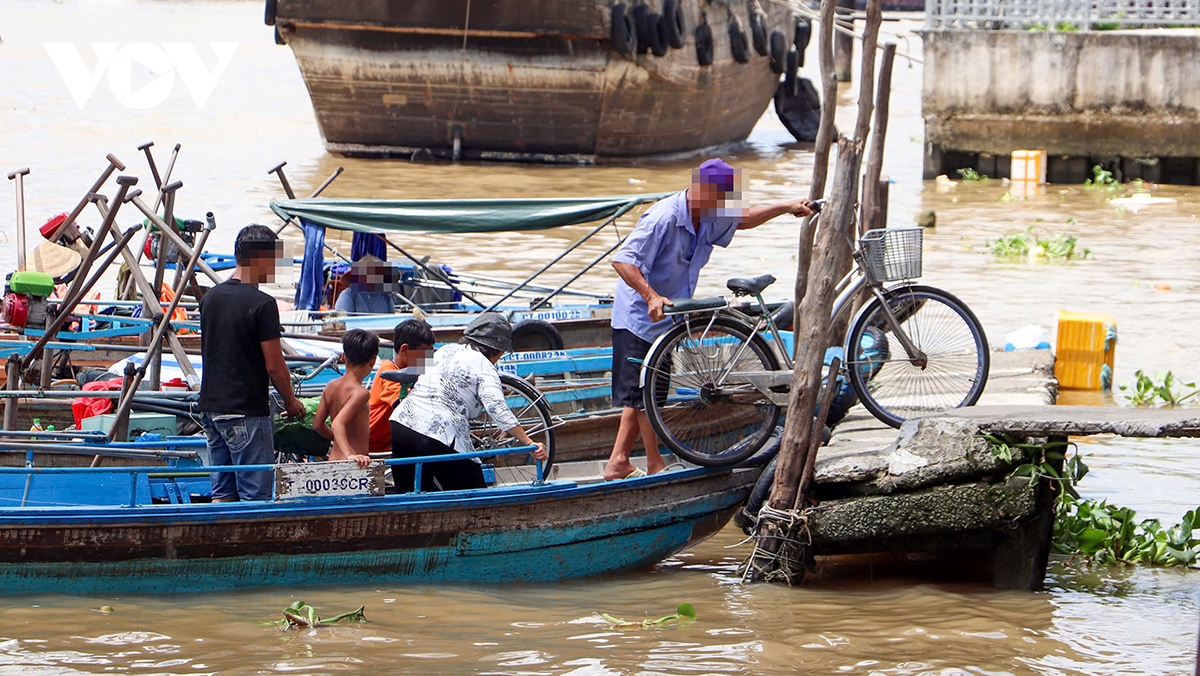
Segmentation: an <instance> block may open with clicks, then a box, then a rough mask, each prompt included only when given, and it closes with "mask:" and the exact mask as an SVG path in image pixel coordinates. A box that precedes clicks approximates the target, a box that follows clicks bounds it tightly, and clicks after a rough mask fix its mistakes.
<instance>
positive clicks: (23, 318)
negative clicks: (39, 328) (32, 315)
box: [0, 293, 29, 329]
mask: <svg viewBox="0 0 1200 676" xmlns="http://www.w3.org/2000/svg"><path fill="white" fill-rule="evenodd" d="M0 319H3V320H4V323H5V324H8V325H9V326H11V327H12V328H14V329H23V328H25V325H26V324H28V323H29V296H26V295H25V294H23V293H10V294H8V295H7V296H5V297H4V302H3V305H2V306H0Z"/></svg>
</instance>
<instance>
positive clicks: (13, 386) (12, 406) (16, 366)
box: [4, 354, 21, 430]
mask: <svg viewBox="0 0 1200 676" xmlns="http://www.w3.org/2000/svg"><path fill="white" fill-rule="evenodd" d="M4 373H5V376H6V377H7V379H8V380H7V385H6V387H7V388H8V389H9V390H10V391H14V392H15V391H16V390H19V389H21V361H20V359H18V358H17V356H16V355H15V354H12V355H9V357H8V361H6V362H5V363H4ZM16 427H17V400H16V399H15V398H13V399H5V400H4V429H6V430H13V429H16Z"/></svg>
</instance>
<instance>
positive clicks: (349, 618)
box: [266, 601, 367, 629]
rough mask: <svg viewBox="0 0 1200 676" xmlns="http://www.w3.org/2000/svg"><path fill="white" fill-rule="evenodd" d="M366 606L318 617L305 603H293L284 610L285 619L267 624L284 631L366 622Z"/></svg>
mask: <svg viewBox="0 0 1200 676" xmlns="http://www.w3.org/2000/svg"><path fill="white" fill-rule="evenodd" d="M366 609H367V607H366V606H359V607H358V608H357V609H355V610H351V611H350V612H348V613H342V614H340V615H334V616H333V617H326V618H322V617H317V609H316V608H314V607H312V606H310V605H308V604H307V603H305V602H304V601H293V602H292V604H291V605H290V606H288V607H287V608H284V609H283V619H282V620H275V621H274V622H267V623H266V624H271V625H275V626H279V627H283V628H284V629H293V628H296V627H327V626H330V625H334V624H340V623H349V622H366V621H367V618H366V615H364V614H363V613H364V611H365V610H366Z"/></svg>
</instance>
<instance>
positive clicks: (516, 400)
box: [470, 373, 554, 484]
mask: <svg viewBox="0 0 1200 676" xmlns="http://www.w3.org/2000/svg"><path fill="white" fill-rule="evenodd" d="M500 386H501V388H502V389H503V391H504V398H505V400H506V401H507V402H508V407H509V408H510V409H512V412H513V414H514V415H516V416H517V422H518V423H520V424H521V428H522V429H524V430H525V433H526V434H528V435H529V438H530V439H533V440H534V441H540V442H541V443H543V444H545V445H546V452H547V453H549V454H550V457H549V459H548V460H546V462H544V463H542V476H543V477H544V478H546V479H549V478H550V468H551V467H553V466H554V419H553V417H552V416H551V414H550V405H549V404H548V403H547V402H546V397H545V396H544V395H543V394H542V392H541V390H539V389H537V388H536V387H534V386H533V385H531V384H529V382H527V381H526V380H524V379H522V378H518V377H516V376H513V375H509V374H507V373H501V374H500ZM470 427H471V440H472V441H473V442H474V444H475V450H477V451H483V450H490V449H493V448H513V447H515V446H520V445H521V442H519V441H517V440H516V439H515V438H513V437H510V436H508V435H507V434H505V433H504V430H501V429H500V427H499V426H498V425H496V423H495V422H494V421H492V419H491V418H490V417H489V416H488V414H487V413H486V412H484V413H481V414H479V417H478V418H476V419H475V420H472V421H471V425H470ZM493 462H494V463H495V467H494V470H495V472H496V483H497V484H518V483H521V484H527V483H532V482H533V481H535V480H536V479H537V459H536V458H534V457H533V454H532V453H531V454H529V455H505V456H498V457H496V458H495V459H494V460H493Z"/></svg>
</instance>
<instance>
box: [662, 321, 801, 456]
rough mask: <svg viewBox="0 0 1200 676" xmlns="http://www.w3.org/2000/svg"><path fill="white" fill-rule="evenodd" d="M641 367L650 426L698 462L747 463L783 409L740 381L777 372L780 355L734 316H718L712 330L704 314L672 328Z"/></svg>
mask: <svg viewBox="0 0 1200 676" xmlns="http://www.w3.org/2000/svg"><path fill="white" fill-rule="evenodd" d="M643 368H644V369H645V371H644V373H645V386H644V388H643V390H642V398H643V401H644V403H645V405H646V415H647V416H648V417H649V418H650V426H651V427H653V428H654V433H655V434H657V435H658V438H659V440H660V441H661V442H662V443H663V444H664V445H666V447H667V448H669V449H670V450H671V451H673V452H674V453H675V454H676V455H678V456H679V457H681V458H683V459H685V460H688V461H690V462H693V463H696V464H697V465H705V466H708V467H720V466H724V465H732V464H736V463H738V462H741V461H742V460H745V459H746V458H748V457H750V456H752V455H754V453H755V452H757V451H758V449H760V448H762V445H763V444H764V443H766V441H767V439H768V438H769V437H770V436H771V433H772V432H773V431H774V430H775V425H776V423H778V422H779V407H778V406H776V405H775V404H773V403H772V402H771V400H770V398H768V397H767V396H766V395H764V394H763V393H761V392H759V391H758V390H757V389H755V388H754V386H753V385H751V384H749V383H748V382H747V381H746V380H745V379H744V378H739V377H738V374H739V373H742V372H747V371H776V370H778V369H779V363H778V361H777V360H776V358H775V353H774V352H773V351H772V350H771V346H770V345H769V344H768V343H767V341H766V340H764V339H763V337H762V336H760V335H757V334H755V333H753V328H752V327H749V326H746V325H745V324H744V323H742V322H740V321H738V320H736V319H733V318H731V317H718V318H716V320H715V321H713V323H712V326H709V323H708V318H707V317H706V318H704V319H700V320H692V321H688V322H684V323H682V324H679V325H677V326H675V327H674V328H672V329H671V330H669V331H668V332H667V333H666V334H664V336H663V338H662V339H661V340H660V341H658V342H656V343H655V344H654V345H653V346H652V347H651V348H650V352H649V353H647V355H646V361H645V365H644V367H643ZM725 374H727V375H725ZM723 375H724V377H722V376H723Z"/></svg>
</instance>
